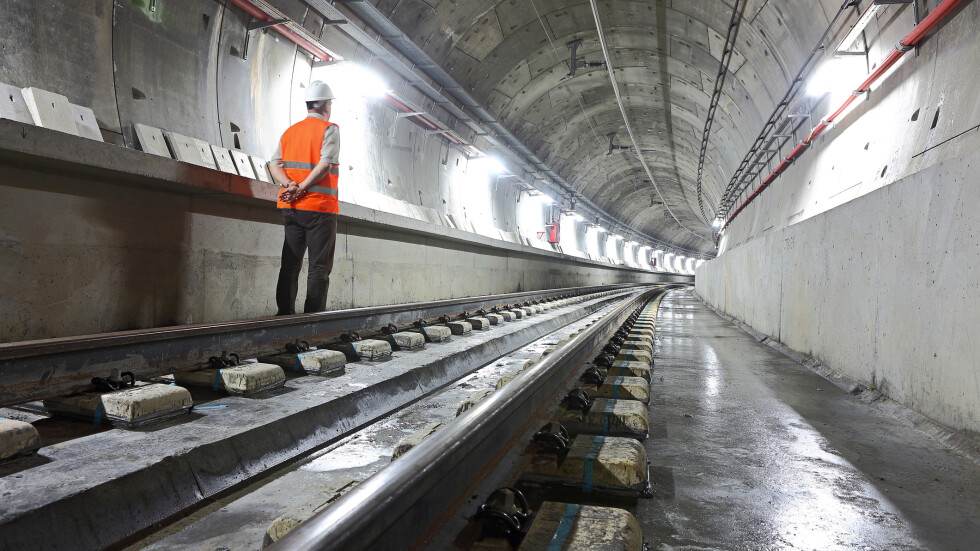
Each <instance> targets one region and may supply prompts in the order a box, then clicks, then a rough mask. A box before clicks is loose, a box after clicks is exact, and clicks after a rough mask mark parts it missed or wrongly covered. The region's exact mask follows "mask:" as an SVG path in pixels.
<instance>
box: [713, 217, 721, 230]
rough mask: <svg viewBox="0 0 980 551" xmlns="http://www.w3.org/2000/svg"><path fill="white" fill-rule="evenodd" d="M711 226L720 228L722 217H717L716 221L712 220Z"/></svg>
mask: <svg viewBox="0 0 980 551" xmlns="http://www.w3.org/2000/svg"><path fill="white" fill-rule="evenodd" d="M711 227H712V228H714V229H716V230H717V229H718V228H720V227H721V218H715V219H714V221H713V222H711Z"/></svg>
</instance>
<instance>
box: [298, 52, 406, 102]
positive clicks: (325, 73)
mask: <svg viewBox="0 0 980 551" xmlns="http://www.w3.org/2000/svg"><path fill="white" fill-rule="evenodd" d="M310 78H311V79H312V80H322V81H323V82H326V83H327V84H328V85H330V89H331V90H332V91H333V93H334V95H335V96H336V97H337V99H339V100H344V99H350V98H358V97H362V98H380V97H383V96H384V95H385V94H387V93H388V92H389V91H390V90H391V88H390V87H389V86H388V83H386V82H385V80H384V79H383V78H381V75H379V74H378V73H376V72H375V71H374V70H372V69H370V68H368V67H367V66H365V65H361V64H359V63H355V62H353V61H350V60H342V61H334V62H324V63H317V64H316V65H314V66H313V72H312V73H311V75H310Z"/></svg>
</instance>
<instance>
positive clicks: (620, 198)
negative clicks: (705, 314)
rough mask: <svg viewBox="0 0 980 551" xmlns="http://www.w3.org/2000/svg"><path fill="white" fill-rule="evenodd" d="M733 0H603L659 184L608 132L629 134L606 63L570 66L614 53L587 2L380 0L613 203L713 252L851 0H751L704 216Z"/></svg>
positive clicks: (550, 156) (599, 200)
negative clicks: (769, 122) (707, 130)
mask: <svg viewBox="0 0 980 551" xmlns="http://www.w3.org/2000/svg"><path fill="white" fill-rule="evenodd" d="M733 3H734V2H733V0H675V1H669V0H632V1H601V2H597V6H598V10H599V18H600V21H601V22H602V30H603V33H604V35H605V40H606V43H607V45H608V48H609V55H610V59H611V61H612V66H613V69H614V71H613V72H614V74H615V77H616V80H617V83H618V86H619V90H620V93H621V95H622V98H623V102H624V108H625V111H626V113H627V115H628V118H629V123H630V125H631V126H632V129H633V132H634V134H635V136H636V138H637V141H638V142H639V143H638V146H639V149H640V154H641V155H643V157H644V159H645V161H646V163H647V165H648V166H649V167H650V171H651V176H652V177H653V183H651V182H650V179H649V177H648V176H647V174H646V173H645V171H644V169H643V167H642V164H641V163H640V161H639V159H638V158H637V156H636V153H635V152H634V151H633V150H630V149H616V150H614V151H612V152H611V154H609V152H610V148H609V143H610V142H609V134H615V136H613V140H614V143H615V144H616V145H630V142H629V135H628V133H627V132H626V126H625V124H624V121H623V117H622V114H621V112H620V108H619V105H618V103H617V100H616V97H615V94H614V93H613V88H612V85H611V82H610V79H609V74H608V72H607V69H606V68H605V66H604V65H601V64H595V65H591V64H590V65H589V66H586V67H582V68H578V69H577V70H576V72H575V75H574V76H572V75H570V68H569V60H570V53H571V52H570V50H569V48H568V46H567V44H569V43H570V42H572V41H576V40H581V41H582V42H581V44H580V46H579V47H578V51H577V58H578V59H579V60H582V61H586V62H600V61H602V60H603V54H602V50H601V47H600V44H599V35H598V32H597V30H596V23H595V18H594V16H593V13H592V8H591V6H590V3H589V2H588V1H583V0H502V1H497V2H493V3H488V2H486V1H485V0H456V1H454V2H445V1H443V2H434V4H435V5H432V4H433V3H431V2H427V1H422V0H408V1H405V0H402V1H400V2H395V1H393V0H386V1H381V2H379V3H378V9H379V10H381V11H382V12H384V13H385V14H386V15H387V16H388V17H389V18H390V19H391V20H392V21H393V22H394V23H395V24H396V25H398V27H399V28H401V29H402V30H403V31H404V32H405V33H406V34H407V35H408V36H409V37H410V38H411V39H412V40H413V41H415V43H416V44H417V45H419V46H420V47H422V48H423V49H424V50H425V51H426V53H428V54H429V55H430V56H431V57H432V58H433V59H434V60H436V61H437V62H438V63H440V64H441V65H442V67H443V69H445V70H446V71H447V72H448V73H449V74H450V75H452V76H453V78H455V79H456V80H457V81H458V82H459V83H460V84H461V85H462V86H463V88H464V89H466V90H467V91H468V92H469V93H471V94H472V95H473V97H474V98H476V99H477V100H478V101H480V102H481V103H482V104H483V105H485V106H487V108H488V109H489V110H490V111H491V112H492V113H493V114H495V115H496V116H497V117H499V119H498V120H500V121H501V122H502V123H503V124H504V125H505V126H506V127H507V128H508V129H509V130H510V131H511V132H513V133H514V134H515V135H516V136H517V137H518V138H519V139H520V140H521V141H523V142H524V143H525V145H527V146H528V147H529V148H531V149H532V150H533V151H535V153H537V155H538V157H540V158H542V159H543V160H544V161H545V163H546V164H548V165H549V166H550V167H551V168H552V169H553V170H555V171H556V172H557V173H558V174H560V175H561V176H562V177H563V178H565V179H566V180H567V181H568V182H569V183H570V184H571V185H573V186H574V188H575V189H576V190H577V191H579V192H580V193H582V194H583V195H584V196H586V197H587V198H589V199H590V200H591V201H593V202H594V203H596V204H597V205H598V206H599V207H600V208H602V209H603V210H605V211H606V212H607V213H609V214H610V215H612V216H613V217H615V218H616V219H618V220H619V221H620V222H622V223H625V224H628V225H630V226H632V227H635V228H636V229H638V230H640V231H642V232H644V233H646V234H648V235H652V236H655V237H658V238H660V239H663V240H664V241H667V242H670V243H673V244H675V245H677V246H678V247H683V248H686V249H691V250H697V251H702V252H704V253H709V252H711V251H713V250H714V245H713V242H712V233H711V227H710V222H711V219H712V218H713V217H714V214H715V208H716V206H717V203H718V200H719V199H720V197H721V195H722V192H723V190H724V189H725V186H726V185H727V184H728V180H729V179H730V178H731V175H732V173H733V172H734V171H735V169H736V167H737V166H738V163H739V162H740V161H741V159H742V157H743V156H744V155H745V153H746V152H747V151H748V149H749V147H750V145H751V143H752V141H753V140H754V139H755V136H756V135H757V134H758V132H759V129H760V128H761V126H762V125H763V124H764V122H765V121H766V119H767V118H768V116H769V114H770V112H771V111H772V110H773V107H774V106H775V103H776V102H777V101H778V100H779V98H781V97H782V95H783V93H784V92H785V91H786V88H787V87H788V85H789V83H790V80H791V79H792V78H793V76H794V75H795V73H796V72H797V70H798V68H799V64H800V63H802V61H803V60H804V59H805V56H806V55H807V54H808V53H809V51H810V50H811V49H812V48H813V46H814V42H815V41H816V40H818V39H819V37H820V34H821V33H822V31H823V29H824V28H825V27H826V25H827V22H828V16H827V13H828V12H830V11H836V9H837V8H838V7H839V3H838V2H837V1H836V0H823V1H808V2H799V1H797V2H763V1H758V0H750V1H748V2H744V1H743V2H740V4H739V8H738V9H739V12H740V14H739V17H740V20H739V22H740V24H739V27H738V34H737V35H736V36H737V38H736V40H735V42H734V44H735V51H734V54H733V56H732V60H731V63H730V65H729V73H728V75H727V77H726V81H725V86H724V88H723V93H722V96H721V98H720V102H719V108H718V112H717V114H716V116H715V120H714V124H713V128H712V132H711V135H710V138H709V142H708V150H707V154H706V158H705V169H704V176H703V180H702V191H703V193H704V197H703V199H704V204H705V215H706V217H707V219H705V218H704V217H702V215H701V209H700V207H699V205H698V196H697V167H698V157H699V153H700V148H701V140H702V133H703V128H704V123H705V119H706V117H707V112H708V108H709V105H710V102H711V96H712V92H713V89H714V85H715V77H716V75H717V74H718V70H719V66H720V62H721V58H722V51H723V48H724V45H725V36H726V33H727V30H728V27H729V23H730V21H731V17H732V9H733ZM655 186H656V187H657V188H659V193H658V192H657V189H655ZM661 195H662V197H663V199H664V201H665V202H666V203H667V205H666V206H665V205H663V204H660V196H661ZM667 207H669V211H668V208H667ZM675 217H676V219H675ZM689 230H690V231H689Z"/></svg>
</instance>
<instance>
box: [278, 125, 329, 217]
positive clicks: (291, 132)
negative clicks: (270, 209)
mask: <svg viewBox="0 0 980 551" xmlns="http://www.w3.org/2000/svg"><path fill="white" fill-rule="evenodd" d="M330 126H337V125H335V124H334V123H332V122H328V121H325V120H323V119H318V118H316V117H307V118H305V119H303V120H301V121H299V122H298V123H296V124H294V125H292V126H290V127H289V128H288V129H287V130H286V132H285V133H283V135H282V139H280V140H279V147H280V149H281V151H282V168H283V169H285V171H286V176H289V179H290V180H292V181H294V182H297V183H302V182H303V180H305V179H306V177H307V176H309V175H310V172H312V171H313V169H314V168H316V165H317V164H318V163H319V162H320V148H321V147H322V146H323V133H324V132H326V131H327V128H329V127H330ZM339 176H340V167H338V166H337V165H331V166H330V170H329V171H328V172H327V176H326V177H325V178H324V179H322V180H320V181H319V182H317V183H316V184H314V185H313V186H312V187H310V189H308V190H306V193H305V194H304V195H303V196H302V197H300V198H299V199H297V200H295V201H293V202H292V203H284V202H283V201H281V200H278V201H276V206H277V207H279V208H281V209H299V210H310V211H314V212H327V213H334V214H337V213H339V212H340V199H339V195H340V191H339V189H340V188H338V187H337V179H338V177H339Z"/></svg>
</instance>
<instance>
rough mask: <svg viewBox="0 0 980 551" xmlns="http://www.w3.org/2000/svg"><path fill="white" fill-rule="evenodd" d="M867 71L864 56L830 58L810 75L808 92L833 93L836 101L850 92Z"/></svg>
mask: <svg viewBox="0 0 980 551" xmlns="http://www.w3.org/2000/svg"><path fill="white" fill-rule="evenodd" d="M865 73H866V70H865V67H864V58H863V57H860V58H859V56H845V57H833V58H830V59H828V60H827V61H824V63H823V65H821V66H820V68H818V69H817V70H816V71H815V72H814V73H813V74H812V75H811V76H810V78H809V79H808V81H807V87H806V94H807V95H808V96H811V97H820V96H823V95H826V94H831V96H832V97H831V99H832V100H834V101H836V100H837V99H840V98H841V96H843V95H847V94H850V93H851V92H852V91H853V86H854V84H855V82H858V80H859V79H860V78H861V77H862V76H864V74H865Z"/></svg>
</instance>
